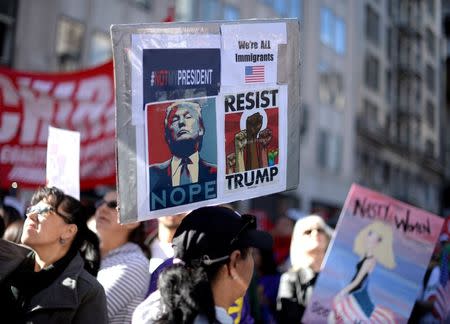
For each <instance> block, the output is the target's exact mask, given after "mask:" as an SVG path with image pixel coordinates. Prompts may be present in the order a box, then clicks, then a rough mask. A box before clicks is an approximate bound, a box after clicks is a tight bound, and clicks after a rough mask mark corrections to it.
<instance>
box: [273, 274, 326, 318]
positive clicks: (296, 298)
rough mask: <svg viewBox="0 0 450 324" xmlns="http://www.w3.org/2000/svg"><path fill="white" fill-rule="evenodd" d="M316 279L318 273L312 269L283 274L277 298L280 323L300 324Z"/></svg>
mask: <svg viewBox="0 0 450 324" xmlns="http://www.w3.org/2000/svg"><path fill="white" fill-rule="evenodd" d="M316 279H317V273H315V272H314V271H312V270H311V269H310V268H300V269H299V270H296V271H292V270H291V271H288V272H285V273H283V275H282V276H281V279H280V286H279V288H278V296H277V320H278V323H300V321H301V318H302V317H303V313H304V311H305V308H306V306H307V305H308V301H309V300H310V299H311V295H312V292H313V288H314V284H315V283H316Z"/></svg>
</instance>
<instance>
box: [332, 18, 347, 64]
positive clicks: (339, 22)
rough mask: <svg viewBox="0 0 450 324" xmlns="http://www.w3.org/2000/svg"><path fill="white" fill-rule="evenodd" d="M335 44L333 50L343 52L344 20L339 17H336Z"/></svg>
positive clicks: (342, 53)
mask: <svg viewBox="0 0 450 324" xmlns="http://www.w3.org/2000/svg"><path fill="white" fill-rule="evenodd" d="M335 28H336V44H335V50H336V52H337V53H338V54H341V55H344V54H345V47H346V43H345V22H344V20H343V19H341V18H336V26H335Z"/></svg>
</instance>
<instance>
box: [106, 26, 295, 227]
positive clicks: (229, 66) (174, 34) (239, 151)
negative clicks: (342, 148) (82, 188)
mask: <svg viewBox="0 0 450 324" xmlns="http://www.w3.org/2000/svg"><path fill="white" fill-rule="evenodd" d="M268 31H270V32H268ZM298 32H299V25H298V21H296V20H295V21H294V20H273V21H256V20H255V21H251V22H229V23H228V22H221V23H219V22H211V23H209V22H208V23H183V24H181V23H180V24H176V23H175V24H141V25H115V26H112V28H111V34H112V41H113V49H114V62H115V65H114V68H115V81H116V99H117V105H116V117H117V119H116V121H117V144H118V145H117V149H118V154H117V165H118V190H119V197H120V199H119V200H120V201H119V206H120V211H121V212H120V220H121V222H132V221H136V220H139V221H140V220H146V219H149V218H155V217H160V216H166V215H174V214H177V213H180V212H185V211H189V210H192V209H195V208H198V207H201V206H205V205H212V204H222V203H228V202H232V201H236V200H243V199H250V198H254V197H259V196H262V195H267V194H272V193H275V192H281V191H284V190H288V189H294V188H295V187H296V186H297V185H298V180H299V154H300V152H299V147H298V143H299V135H300V134H299V127H298V122H299V118H300V111H299V107H300V104H299V77H298V74H297V73H292V71H295V69H297V68H298V67H299V55H298V46H297V45H298V39H299V33H298ZM250 40H252V43H251V44H250V43H249V46H253V47H254V46H255V44H253V42H257V44H258V45H257V46H258V48H257V49H255V48H253V49H252V48H247V43H246V42H247V41H250ZM255 60H258V61H255ZM288 134H289V135H288ZM288 169H289V170H290V176H289V177H288V176H287V172H286V170H288Z"/></svg>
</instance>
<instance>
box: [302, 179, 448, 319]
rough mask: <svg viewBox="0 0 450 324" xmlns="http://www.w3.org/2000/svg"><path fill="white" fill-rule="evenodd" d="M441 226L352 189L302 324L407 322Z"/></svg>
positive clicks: (406, 207)
mask: <svg viewBox="0 0 450 324" xmlns="http://www.w3.org/2000/svg"><path fill="white" fill-rule="evenodd" d="M442 223H443V220H442V218H440V217H438V216H436V215H433V214H430V213H428V212H426V211H424V210H421V209H418V208H415V207H413V206H410V205H407V204H405V203H402V202H400V201H397V200H395V199H393V198H390V197H387V196H384V195H382V194H380V193H377V192H374V191H371V190H369V189H366V188H363V187H360V186H357V185H353V186H352V187H351V189H350V192H349V194H348V196H347V199H346V201H345V204H344V207H343V209H342V213H341V216H340V218H339V222H338V224H337V227H336V232H335V235H334V237H333V241H332V242H331V245H330V249H329V250H328V252H327V255H326V257H325V264H324V266H323V268H322V270H321V272H320V276H319V278H318V280H317V282H316V285H315V288H314V293H313V296H312V297H311V299H310V302H309V304H308V306H307V308H306V310H305V314H304V316H303V318H302V322H303V323H327V322H328V323H355V322H357V323H406V322H407V321H408V318H409V317H410V314H411V311H412V308H413V305H414V302H415V300H416V298H417V296H418V295H419V292H420V290H421V282H422V278H423V276H424V274H425V270H426V268H427V266H428V263H429V261H430V257H431V254H432V252H433V249H434V246H435V243H436V241H437V239H438V237H439V234H440V231H441V227H442ZM412 251H413V253H412ZM355 267H356V271H355Z"/></svg>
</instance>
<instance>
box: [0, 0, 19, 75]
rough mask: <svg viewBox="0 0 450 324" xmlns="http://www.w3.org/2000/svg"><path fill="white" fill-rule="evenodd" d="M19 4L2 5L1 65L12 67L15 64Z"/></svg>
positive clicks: (0, 12) (0, 26) (5, 2)
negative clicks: (14, 49) (14, 52)
mask: <svg viewBox="0 0 450 324" xmlns="http://www.w3.org/2000/svg"><path fill="white" fill-rule="evenodd" d="M17 2H18V1H16V0H6V1H2V2H1V4H0V65H6V66H11V65H12V62H13V48H14V38H15V24H16V15H17Z"/></svg>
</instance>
